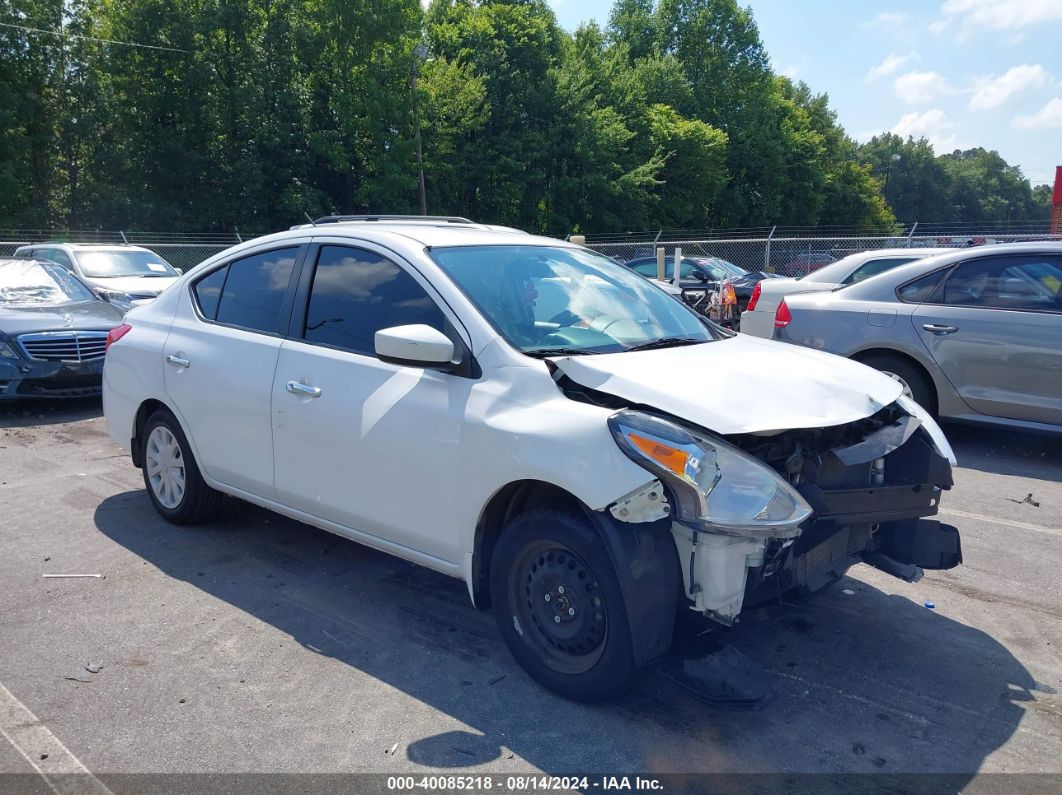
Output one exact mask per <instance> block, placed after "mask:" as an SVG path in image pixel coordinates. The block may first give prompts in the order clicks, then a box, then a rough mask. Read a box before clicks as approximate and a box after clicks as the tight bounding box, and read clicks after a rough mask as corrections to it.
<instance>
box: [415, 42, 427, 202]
mask: <svg viewBox="0 0 1062 795" xmlns="http://www.w3.org/2000/svg"><path fill="white" fill-rule="evenodd" d="M427 59H428V48H427V47H425V46H424V45H423V44H418V45H417V46H416V47H414V48H413V80H412V83H413V86H412V88H413V138H414V139H415V140H416V142H417V182H418V188H419V194H420V214H421V215H427V214H428V196H427V191H426V190H425V188H424V154H423V152H422V150H421V145H420V108H419V104H420V103H419V101H418V98H417V77H418V76H419V72H420V64H421V62H422V61H426V60H427Z"/></svg>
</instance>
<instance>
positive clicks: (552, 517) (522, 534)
mask: <svg viewBox="0 0 1062 795" xmlns="http://www.w3.org/2000/svg"><path fill="white" fill-rule="evenodd" d="M490 587H491V600H492V602H493V604H494V613H495V618H496V620H497V622H498V629H499V631H500V632H501V634H502V638H503V639H504V640H505V643H506V645H507V646H508V647H509V651H510V652H512V655H513V657H515V658H516V661H517V662H518V663H519V664H520V666H521V667H522V668H523V669H524V670H525V671H526V672H527V673H528V674H529V675H530V676H531V678H533V679H534V680H535V681H537V682H538V683H539V684H541V685H542V686H543V687H546V688H548V689H549V690H552V691H554V692H556V693H559V694H560V695H562V696H565V697H567V698H570V699H574V700H577V701H596V700H599V699H602V698H607V697H608V696H612V695H615V694H616V693H619V692H621V691H622V690H624V689H625V688H626V687H627V685H628V683H629V682H630V680H631V677H632V676H633V674H634V652H633V645H632V643H631V632H630V627H629V625H628V620H627V611H626V609H625V607H624V603H623V593H622V591H621V589H620V585H619V579H618V578H617V576H616V573H615V570H614V568H613V566H612V562H611V560H610V559H609V556H608V552H607V550H606V549H605V546H604V544H603V543H602V541H601V540H600V538H599V537H598V535H597V533H596V532H595V531H594V529H593V528H592V527H591V526H590V524H589V522H588V521H587V520H586V518H585V517H583V516H581V515H580V514H578V513H576V512H574V511H567V510H560V509H555V508H539V509H535V510H532V511H528V512H527V513H524V514H521V515H520V516H518V517H516V518H515V519H513V520H512V521H511V522H510V523H509V524H508V525H507V526H506V527H505V529H504V530H503V532H502V536H501V538H500V539H499V541H498V544H497V546H496V547H495V549H494V554H493V557H492V560H491V574H490Z"/></svg>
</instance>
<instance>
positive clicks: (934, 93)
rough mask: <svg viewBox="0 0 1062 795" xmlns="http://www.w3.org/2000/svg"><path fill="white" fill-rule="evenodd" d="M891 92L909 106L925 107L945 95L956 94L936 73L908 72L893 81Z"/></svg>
mask: <svg viewBox="0 0 1062 795" xmlns="http://www.w3.org/2000/svg"><path fill="white" fill-rule="evenodd" d="M892 88H893V91H894V92H895V94H896V96H897V97H898V98H899V99H902V100H903V101H904V102H906V103H908V104H909V105H925V104H928V103H930V102H932V101H933V100H934V99H936V98H937V97H940V96H944V95H947V94H956V93H958V89H956V88H955V87H954V86H953V85H952V84H951V83H949V82H948V81H947V79H946V78H944V77H943V76H942V75H940V74H939V73H937V72H908V73H907V74H904V75H900V76H899V77H897V78H896V80H895V81H893V84H892Z"/></svg>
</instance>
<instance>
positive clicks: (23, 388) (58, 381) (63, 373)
mask: <svg viewBox="0 0 1062 795" xmlns="http://www.w3.org/2000/svg"><path fill="white" fill-rule="evenodd" d="M102 380H103V359H102V358H100V359H97V360H94V361H89V362H80V363H74V362H69V363H67V362H37V361H27V360H25V359H0V400H19V399H22V398H57V397H59V398H61V397H93V396H96V395H99V394H100V391H101V386H102Z"/></svg>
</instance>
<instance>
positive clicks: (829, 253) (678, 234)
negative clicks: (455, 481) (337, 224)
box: [0, 222, 1062, 276]
mask: <svg viewBox="0 0 1062 795" xmlns="http://www.w3.org/2000/svg"><path fill="white" fill-rule="evenodd" d="M249 237H254V235H243V234H241V233H240V232H231V233H201V234H198V233H179V232H121V231H118V232H114V231H88V232H86V231H75V230H34V229H30V230H25V229H23V230H4V229H0V257H10V256H12V255H14V253H15V250H16V249H17V248H19V247H20V246H25V245H29V244H41V243H48V242H55V243H101V244H111V245H122V244H127V245H136V246H143V247H145V248H149V249H151V250H152V251H154V252H155V253H156V254H158V255H159V256H160V257H162V258H163V259H165V260H166V261H167V262H169V263H170V264H171V265H173V266H174V267H177V268H181V269H182V270H188V269H190V268H192V267H194V266H195V265H197V264H199V263H200V262H202V261H203V260H205V259H207V258H208V257H212V256H213V255H215V254H217V253H219V252H221V251H224V250H225V249H227V248H229V247H230V246H233V245H235V244H236V243H240V242H243V240H245V239H247V238H249ZM1023 240H1062V234H1052V233H1051V232H1050V231H1048V225H1047V222H1044V223H1043V224H1039V223H1037V224H1025V225H1008V228H1007V229H1006V230H995V229H992V228H990V227H971V226H968V225H951V226H944V225H937V226H929V225H924V226H922V227H919V225H918V224H914V225H912V226H911V227H910V228H906V227H905V228H903V229H902V230H897V233H895V234H891V235H882V234H869V233H865V232H864V233H861V234H860V233H858V232H853V231H852V230H842V229H818V230H814V231H812V230H801V229H794V230H783V229H779V228H777V227H775V228H764V229H737V230H728V231H718V230H717V231H688V230H687V231H684V230H663V231H657V232H633V233H624V234H620V235H587V237H586V245H587V246H589V247H590V248H592V249H594V250H595V251H598V252H600V253H602V254H604V255H606V256H608V257H612V258H613V259H616V260H618V261H621V262H626V261H628V260H632V259H637V258H639V257H655V256H656V249H657V247H658V246H659V247H663V249H664V250H665V252H666V253H667V254H668V255H669V256H670V255H672V254H674V252H675V249H676V248H681V249H682V254H683V256H692V257H719V258H720V259H724V260H727V261H728V262H732V263H734V264H735V265H738V266H740V267H742V268H744V269H745V270H747V271H753V272H755V271H768V272H772V273H779V274H783V275H785V276H803V275H805V274H807V273H810V272H811V271H814V270H817V269H818V268H821V267H822V266H823V265H826V264H828V263H830V262H834V261H836V260H838V259H841V258H842V257H845V256H848V255H849V254H855V253H857V252H860V251H869V250H872V249H881V248H931V247H953V248H963V247H968V246H976V245H990V244H994V243H1010V242H1018V241H1023Z"/></svg>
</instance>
